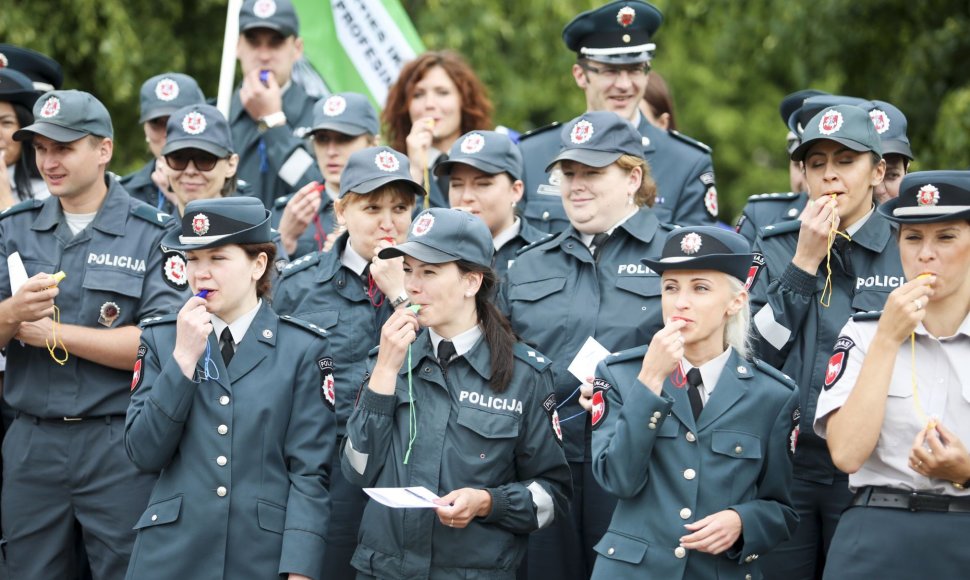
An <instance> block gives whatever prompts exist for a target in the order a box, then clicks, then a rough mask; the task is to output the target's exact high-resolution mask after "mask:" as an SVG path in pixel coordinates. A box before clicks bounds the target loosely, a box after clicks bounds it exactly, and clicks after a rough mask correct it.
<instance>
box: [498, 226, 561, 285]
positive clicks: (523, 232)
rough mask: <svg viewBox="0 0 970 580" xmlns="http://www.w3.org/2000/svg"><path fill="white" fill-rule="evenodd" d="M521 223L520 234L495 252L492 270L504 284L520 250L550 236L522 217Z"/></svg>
mask: <svg viewBox="0 0 970 580" xmlns="http://www.w3.org/2000/svg"><path fill="white" fill-rule="evenodd" d="M519 221H520V223H521V224H522V227H521V228H519V233H518V234H517V235H516V236H515V237H514V238H512V239H511V240H509V241H507V242H505V243H504V244H502V247H501V248H499V249H497V250H495V255H494V256H492V268H494V269H495V273H496V274H497V275H498V279H499V281H500V282H504V281H505V279H506V278H507V277H508V272H509V268H511V267H512V264H513V263H514V262H515V256H516V254H518V253H519V250H521V249H522V248H524V247H526V246H528V245H529V244H534V243H536V242H538V241H539V240H543V239H545V238H546V237H548V236H549V235H550V234H547V233H546V232H544V231H542V230H540V229H539V228H537V227H535V226H534V225H532V224H531V223H529V220H527V219H525V218H524V217H520V218H519Z"/></svg>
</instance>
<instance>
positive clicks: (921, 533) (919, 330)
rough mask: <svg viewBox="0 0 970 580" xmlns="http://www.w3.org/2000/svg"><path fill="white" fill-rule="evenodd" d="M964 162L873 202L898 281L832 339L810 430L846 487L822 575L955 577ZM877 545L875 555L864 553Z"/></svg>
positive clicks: (919, 176) (962, 522)
mask: <svg viewBox="0 0 970 580" xmlns="http://www.w3.org/2000/svg"><path fill="white" fill-rule="evenodd" d="M968 207H970V172H967V171H924V172H918V173H913V174H911V175H907V176H906V177H905V178H903V180H902V192H901V194H900V196H899V199H895V200H892V201H889V202H887V203H886V204H884V205H881V206H879V211H880V212H881V213H882V214H883V215H885V216H886V218H887V219H890V220H892V221H894V222H896V223H898V224H900V235H899V252H900V255H901V258H902V264H903V271H904V272H905V274H906V279H907V280H908V282H907V283H905V284H904V285H903V286H901V287H899V288H897V289H896V290H894V291H893V292H892V293H891V294H890V295H889V299H888V300H887V301H886V308H885V310H884V311H883V312H882V313H881V314H882V315H881V316H880V315H879V313H866V314H859V315H857V316H854V317H853V318H852V320H851V321H849V323H848V324H846V326H845V328H844V329H843V330H842V334H841V335H840V336H839V339H838V341H837V342H836V343H835V351H834V353H833V354H832V358H831V359H829V370H828V372H829V374H830V375H831V380H828V378H829V377H827V380H826V383H825V390H823V391H822V393H821V394H820V395H819V400H818V412H817V414H816V416H815V430H816V431H817V432H818V433H819V435H821V436H823V437H825V438H826V439H827V442H828V445H829V449H831V450H832V457H833V459H834V460H835V462H836V464H837V465H839V467H841V468H843V469H845V470H846V471H848V472H849V473H850V475H849V485H850V487H851V489H852V490H853V491H854V492H855V495H854V497H853V499H852V507H850V508H849V509H848V510H847V511H846V512H845V514H843V516H842V519H841V521H840V522H839V528H838V530H836V533H835V538H834V539H833V541H832V548H831V549H830V550H829V560H828V563H827V565H826V567H825V577H826V578H839V579H843V578H846V579H850V580H852V579H859V578H880V577H881V578H890V577H891V578H923V577H925V578H962V577H963V576H965V575H966V570H967V567H968V565H970V558H968V555H967V552H966V550H964V549H962V547H961V546H960V542H958V541H957V542H954V538H958V537H960V535H961V534H962V533H963V531H964V530H965V529H967V525H968V524H970V514H968V513H967V512H970V489H968V486H970V454H968V453H967V447H966V443H965V442H968V441H970V422H968V418H970V390H968V389H970V380H968V374H967V368H968V367H967V363H966V360H967V355H968V354H970V223H968V222H967V219H968V218H970V210H968V209H967V208H968ZM876 554H878V557H873V556H874V555H876Z"/></svg>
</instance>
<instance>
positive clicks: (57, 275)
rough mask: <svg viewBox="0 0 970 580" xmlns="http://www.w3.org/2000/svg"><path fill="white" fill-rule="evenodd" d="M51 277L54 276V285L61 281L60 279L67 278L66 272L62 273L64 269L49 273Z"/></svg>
mask: <svg viewBox="0 0 970 580" xmlns="http://www.w3.org/2000/svg"><path fill="white" fill-rule="evenodd" d="M51 277H52V278H54V285H55V286H56V285H58V284H60V283H61V280H63V279H64V278H67V274H65V273H64V270H61V271H60V272H56V273H54V274H51Z"/></svg>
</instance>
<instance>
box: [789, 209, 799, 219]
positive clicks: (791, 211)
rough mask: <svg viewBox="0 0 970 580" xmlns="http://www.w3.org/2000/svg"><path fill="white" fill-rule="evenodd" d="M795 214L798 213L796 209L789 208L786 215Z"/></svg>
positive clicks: (792, 215) (793, 215) (791, 215)
mask: <svg viewBox="0 0 970 580" xmlns="http://www.w3.org/2000/svg"><path fill="white" fill-rule="evenodd" d="M796 215H798V210H797V209H795V208H791V209H790V210H788V217H795V216H796Z"/></svg>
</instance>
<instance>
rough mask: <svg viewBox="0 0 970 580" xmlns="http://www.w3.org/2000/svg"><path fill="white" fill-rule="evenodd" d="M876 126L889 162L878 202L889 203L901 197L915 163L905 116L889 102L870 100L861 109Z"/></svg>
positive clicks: (880, 186)
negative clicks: (905, 180) (900, 191)
mask: <svg viewBox="0 0 970 580" xmlns="http://www.w3.org/2000/svg"><path fill="white" fill-rule="evenodd" d="M862 108H863V109H865V110H866V111H868V112H869V118H870V119H872V123H873V125H875V126H876V132H877V133H879V140H880V141H881V142H882V158H883V159H885V160H886V177H885V178H884V179H883V180H882V183H881V184H879V185H878V186H876V189H875V191H874V192H873V195H874V196H875V199H876V203H880V204H881V203H886V202H887V201H889V200H891V199H893V198H895V197H897V196H899V185H900V183H901V182H902V180H903V176H904V175H906V173H908V172H909V164H910V163H912V162H913V149H912V147H911V146H910V143H909V137H908V136H907V135H906V128H907V122H906V115H904V114H903V112H902V111H900V110H899V108H898V107H896V106H895V105H893V104H892V103H887V102H886V101H876V100H873V101H867V102H866V104H865V105H864V106H863V107H862Z"/></svg>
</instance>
